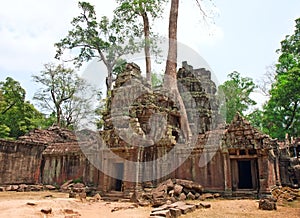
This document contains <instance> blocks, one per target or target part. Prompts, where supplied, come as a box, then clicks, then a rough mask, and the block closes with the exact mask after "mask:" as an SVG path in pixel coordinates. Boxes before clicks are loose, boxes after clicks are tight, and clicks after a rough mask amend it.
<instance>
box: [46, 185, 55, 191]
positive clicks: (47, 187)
mask: <svg viewBox="0 0 300 218" xmlns="http://www.w3.org/2000/svg"><path fill="white" fill-rule="evenodd" d="M45 188H46V189H48V190H55V189H56V187H55V186H53V185H45Z"/></svg>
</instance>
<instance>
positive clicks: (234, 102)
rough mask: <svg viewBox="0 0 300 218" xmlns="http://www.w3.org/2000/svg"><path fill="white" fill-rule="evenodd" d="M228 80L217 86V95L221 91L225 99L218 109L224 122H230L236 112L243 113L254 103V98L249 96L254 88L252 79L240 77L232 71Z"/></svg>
mask: <svg viewBox="0 0 300 218" xmlns="http://www.w3.org/2000/svg"><path fill="white" fill-rule="evenodd" d="M228 78H229V80H227V81H225V82H224V84H222V85H220V86H219V92H218V93H219V96H220V93H222V95H224V96H222V97H224V99H225V104H222V105H221V107H220V109H221V113H222V115H223V116H224V117H226V122H227V123H230V122H231V121H232V119H233V117H234V116H235V114H236V113H237V112H239V113H240V114H242V115H243V113H244V112H245V111H246V110H247V109H248V108H249V106H253V105H255V104H256V102H255V101H254V100H252V99H251V98H250V94H251V93H252V92H253V91H254V89H255V88H256V85H255V84H254V82H253V80H252V79H251V78H248V77H241V75H240V73H238V72H236V71H234V72H232V73H230V74H229V75H228Z"/></svg>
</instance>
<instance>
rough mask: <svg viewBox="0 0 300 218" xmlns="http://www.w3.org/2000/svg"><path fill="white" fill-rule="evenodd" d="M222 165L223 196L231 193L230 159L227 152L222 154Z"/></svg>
mask: <svg viewBox="0 0 300 218" xmlns="http://www.w3.org/2000/svg"><path fill="white" fill-rule="evenodd" d="M222 156H223V164H224V191H225V194H227V193H228V194H230V193H232V178H231V165H230V158H229V154H228V153H227V152H223V153H222Z"/></svg>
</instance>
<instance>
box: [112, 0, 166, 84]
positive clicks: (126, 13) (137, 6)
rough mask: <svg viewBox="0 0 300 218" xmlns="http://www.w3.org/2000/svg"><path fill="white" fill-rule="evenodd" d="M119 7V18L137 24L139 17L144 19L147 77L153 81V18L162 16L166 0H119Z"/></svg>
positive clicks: (116, 11) (117, 11)
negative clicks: (151, 22)
mask: <svg viewBox="0 0 300 218" xmlns="http://www.w3.org/2000/svg"><path fill="white" fill-rule="evenodd" d="M118 2H119V4H120V5H119V7H117V9H116V10H115V13H116V15H117V17H118V19H123V20H125V21H126V23H127V24H129V25H131V26H132V25H137V23H140V21H139V18H141V19H142V26H143V33H144V52H145V62H146V78H147V81H148V82H149V83H150V82H151V54H150V49H151V43H152V42H151V35H152V36H153V33H152V32H151V25H150V19H151V18H152V20H154V19H156V18H158V17H160V16H161V15H162V12H163V3H164V2H166V0H151V1H149V0H147V1H145V0H118ZM149 15H150V16H149ZM137 27H138V26H137Z"/></svg>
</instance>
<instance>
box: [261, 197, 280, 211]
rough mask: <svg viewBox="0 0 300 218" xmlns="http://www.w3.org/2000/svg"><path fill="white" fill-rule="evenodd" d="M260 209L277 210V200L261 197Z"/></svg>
mask: <svg viewBox="0 0 300 218" xmlns="http://www.w3.org/2000/svg"><path fill="white" fill-rule="evenodd" d="M258 209H261V210H276V209H277V207H276V202H273V201H270V200H269V199H260V200H259V205H258Z"/></svg>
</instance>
